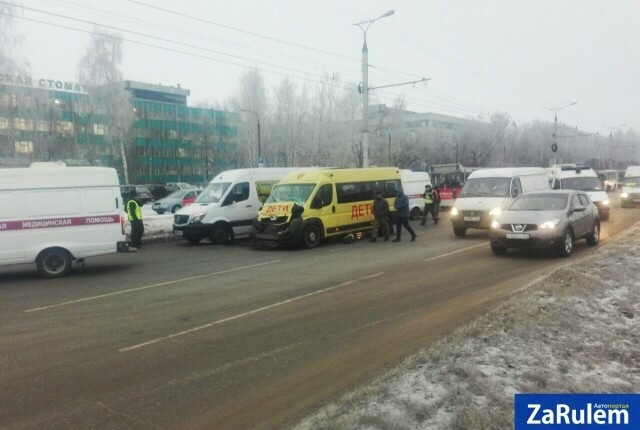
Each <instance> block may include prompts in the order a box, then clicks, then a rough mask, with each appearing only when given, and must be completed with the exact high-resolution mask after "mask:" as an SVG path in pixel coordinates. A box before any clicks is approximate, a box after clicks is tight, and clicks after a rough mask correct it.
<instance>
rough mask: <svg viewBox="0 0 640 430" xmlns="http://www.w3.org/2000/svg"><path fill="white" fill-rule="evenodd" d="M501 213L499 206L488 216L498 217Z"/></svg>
mask: <svg viewBox="0 0 640 430" xmlns="http://www.w3.org/2000/svg"><path fill="white" fill-rule="evenodd" d="M501 213H502V208H501V207H500V206H498V207H497V208H493V209H491V210H490V211H489V215H491V216H498V215H500V214H501Z"/></svg>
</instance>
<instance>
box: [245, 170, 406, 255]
mask: <svg viewBox="0 0 640 430" xmlns="http://www.w3.org/2000/svg"><path fill="white" fill-rule="evenodd" d="M400 188H401V181H400V171H399V170H398V169H397V168H386V167H385V168H367V169H317V170H302V171H299V172H294V173H290V174H288V175H287V176H285V177H284V178H283V179H282V180H281V181H280V182H279V183H278V184H276V185H275V186H274V187H273V189H272V190H271V194H270V195H269V198H268V199H267V200H266V201H265V204H264V206H263V208H262V209H261V210H260V213H259V214H258V218H257V219H256V221H255V222H254V228H253V234H252V237H253V240H254V243H255V244H256V245H260V246H275V245H278V244H302V245H303V246H304V247H305V248H315V247H316V246H318V244H319V243H320V241H321V240H322V239H324V238H327V237H336V236H345V235H347V234H350V233H354V232H359V231H366V230H371V229H372V228H373V212H372V208H373V199H374V198H375V192H376V191H377V190H380V191H382V194H383V196H384V197H385V198H386V199H387V200H388V201H389V206H390V207H391V208H393V203H394V201H395V196H396V190H398V189H400Z"/></svg>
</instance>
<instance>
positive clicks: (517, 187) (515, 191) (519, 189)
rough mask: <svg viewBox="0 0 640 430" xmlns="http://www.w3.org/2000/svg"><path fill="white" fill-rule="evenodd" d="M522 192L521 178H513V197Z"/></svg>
mask: <svg viewBox="0 0 640 430" xmlns="http://www.w3.org/2000/svg"><path fill="white" fill-rule="evenodd" d="M520 194H522V184H521V183H520V178H513V181H511V197H518V196H519V195H520Z"/></svg>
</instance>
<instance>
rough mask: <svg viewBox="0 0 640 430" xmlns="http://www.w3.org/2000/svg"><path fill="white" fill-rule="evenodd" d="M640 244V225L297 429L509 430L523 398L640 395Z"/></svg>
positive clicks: (528, 289)
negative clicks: (516, 399)
mask: <svg viewBox="0 0 640 430" xmlns="http://www.w3.org/2000/svg"><path fill="white" fill-rule="evenodd" d="M638 243H640V227H639V226H636V227H634V228H632V229H631V230H629V231H627V234H626V235H625V236H624V237H621V238H618V239H616V240H614V241H612V242H611V243H610V244H608V245H607V246H606V247H603V248H601V249H600V250H599V251H598V252H597V253H596V254H594V255H593V256H590V257H588V258H586V259H583V260H581V261H579V262H576V263H575V264H572V265H569V266H565V267H562V268H560V269H558V270H556V271H555V272H553V273H552V274H550V275H549V276H548V277H545V278H544V279H543V280H540V281H539V282H536V283H534V284H532V285H530V286H529V287H528V288H526V289H523V290H521V291H519V292H517V293H515V294H514V295H513V296H512V297H511V298H510V299H509V300H507V301H506V302H504V303H503V304H501V305H500V306H498V307H496V308H495V309H492V310H490V311H488V312H487V313H485V314H484V315H483V316H481V317H480V318H478V319H477V320H475V321H473V322H471V323H469V324H467V325H465V326H464V327H462V328H460V329H459V330H457V331H456V332H454V333H453V334H451V335H449V336H447V337H445V338H443V339H441V340H439V341H437V342H436V343H434V344H433V345H431V346H429V347H427V348H426V349H425V350H423V351H421V352H420V353H418V354H416V355H415V356H413V357H411V358H409V359H407V360H406V361H405V362H404V363H402V364H401V365H400V366H398V367H397V368H396V369H395V370H393V371H391V372H389V373H388V374H386V375H384V376H382V377H381V378H379V379H378V380H376V381H374V382H373V383H371V384H370V385H369V386H366V387H363V388H361V389H359V390H358V391H356V392H354V393H351V394H349V395H347V396H345V397H344V398H343V399H341V400H340V401H339V402H337V403H335V404H332V405H329V406H327V407H325V408H323V409H321V410H320V411H319V412H317V413H316V414H314V415H313V416H311V417H308V418H306V419H305V420H303V421H302V422H301V423H300V424H299V425H298V426H297V427H296V428H297V429H299V430H306V429H336V428H349V429H391V428H392V429H447V430H450V429H453V430H456V429H460V430H462V429H465V430H466V429H506V428H513V399H514V397H513V395H514V394H515V393H527V392H531V393H533V392H536V393H547V392H554V393H555V392H558V393H561V392H569V393H594V392H597V393H631V392H635V391H637V389H638V387H639V386H640V276H638V267H640V247H639V246H638Z"/></svg>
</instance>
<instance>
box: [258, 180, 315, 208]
mask: <svg viewBox="0 0 640 430" xmlns="http://www.w3.org/2000/svg"><path fill="white" fill-rule="evenodd" d="M315 187H316V184H282V185H276V186H275V187H273V190H271V194H270V195H269V198H267V200H266V201H265V203H278V202H295V203H297V204H299V205H304V203H305V202H306V201H307V200H308V199H309V196H310V195H311V192H312V191H313V189H314V188H315Z"/></svg>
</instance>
